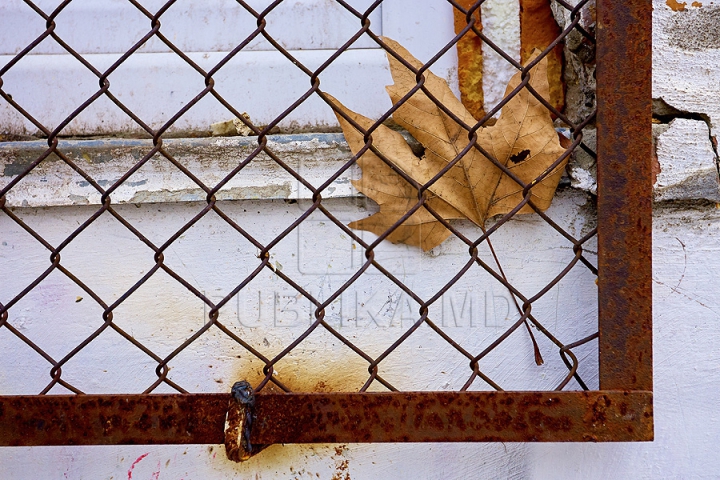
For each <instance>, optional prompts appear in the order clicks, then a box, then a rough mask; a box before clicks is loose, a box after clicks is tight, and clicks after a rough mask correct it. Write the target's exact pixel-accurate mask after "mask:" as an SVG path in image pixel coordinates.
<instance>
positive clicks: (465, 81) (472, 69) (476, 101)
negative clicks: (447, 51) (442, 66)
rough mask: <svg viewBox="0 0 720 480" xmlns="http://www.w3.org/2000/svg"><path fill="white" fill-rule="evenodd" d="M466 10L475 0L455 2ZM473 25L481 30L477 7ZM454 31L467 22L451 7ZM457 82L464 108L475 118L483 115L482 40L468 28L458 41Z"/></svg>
mask: <svg viewBox="0 0 720 480" xmlns="http://www.w3.org/2000/svg"><path fill="white" fill-rule="evenodd" d="M457 3H458V4H459V5H461V6H462V7H463V8H465V9H466V10H469V9H471V8H472V7H473V5H474V4H475V0H459V1H458V2H457ZM473 18H475V27H476V28H477V29H478V30H479V31H482V18H481V16H480V9H479V8H478V9H477V10H476V11H475V12H474V14H473ZM453 21H454V25H455V33H456V34H457V33H460V32H461V31H462V30H463V29H464V28H465V27H466V26H467V24H468V22H467V19H466V16H465V15H464V14H463V13H462V12H461V11H460V10H458V9H457V8H453ZM455 48H456V49H457V55H458V83H459V86H460V98H461V100H462V103H463V105H465V108H467V109H468V111H470V113H472V115H473V116H474V117H475V118H482V117H484V116H485V95H484V93H483V55H482V40H481V39H480V37H478V36H477V35H476V34H475V32H474V31H472V30H470V31H469V32H467V33H466V34H465V35H464V36H463V37H462V38H461V39H460V41H458V43H457V45H456V47H455Z"/></svg>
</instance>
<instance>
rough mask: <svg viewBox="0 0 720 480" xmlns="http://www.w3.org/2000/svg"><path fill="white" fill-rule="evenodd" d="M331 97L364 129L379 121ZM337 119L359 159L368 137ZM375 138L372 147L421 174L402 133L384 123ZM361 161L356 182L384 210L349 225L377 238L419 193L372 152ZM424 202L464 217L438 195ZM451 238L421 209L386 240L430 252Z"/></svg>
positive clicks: (410, 172)
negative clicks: (368, 232)
mask: <svg viewBox="0 0 720 480" xmlns="http://www.w3.org/2000/svg"><path fill="white" fill-rule="evenodd" d="M326 95H327V94H326ZM327 97H328V98H329V99H330V100H331V102H332V103H333V105H335V107H337V108H338V109H339V110H342V111H343V112H345V114H346V115H347V116H348V117H350V118H352V119H353V121H355V122H356V123H357V124H358V125H359V126H360V127H361V128H363V129H365V130H367V129H369V128H370V127H371V126H372V125H373V124H374V123H375V122H373V121H372V120H370V119H369V118H366V117H364V116H362V115H360V114H358V113H355V112H353V111H351V110H349V109H348V108H347V107H345V106H344V105H343V104H342V103H340V102H339V101H338V100H337V99H335V98H333V97H332V96H330V95H327ZM336 116H337V118H338V121H339V122H340V125H341V127H342V129H343V133H344V134H345V139H346V140H347V142H348V145H349V146H350V150H351V151H352V152H353V154H354V155H356V154H357V153H358V152H359V151H360V150H361V149H362V148H363V147H364V146H365V140H364V136H365V134H364V133H363V132H361V131H359V130H357V129H356V128H355V127H354V126H353V125H352V124H351V123H350V122H348V121H347V120H345V118H343V117H342V116H341V115H339V114H337V113H336ZM372 138H373V145H374V146H375V147H376V148H377V150H378V151H379V152H380V153H381V154H382V155H383V156H385V158H387V159H389V160H391V161H392V162H393V163H395V164H398V163H402V164H404V165H406V166H407V167H408V168H407V169H403V171H404V172H405V173H407V174H408V175H409V176H410V177H412V178H416V177H417V170H419V169H421V166H420V164H421V161H420V159H419V158H418V157H417V156H416V155H415V154H414V153H413V152H412V150H411V149H410V146H409V145H408V144H407V142H406V141H405V139H404V138H403V137H402V135H400V134H399V133H398V132H395V131H393V130H390V129H389V128H387V127H386V126H384V125H380V127H379V128H378V129H377V130H375V131H374V132H373V133H372ZM401 159H402V160H401ZM357 163H358V165H359V166H360V168H361V169H362V172H363V176H362V178H361V179H360V180H353V182H352V183H353V185H354V186H355V188H357V189H358V190H359V191H360V192H362V193H363V194H365V195H367V196H368V197H370V198H372V199H373V200H374V201H375V202H376V203H377V204H378V205H379V206H380V211H379V212H378V213H376V214H374V215H372V216H370V217H368V218H364V219H362V220H358V221H356V222H352V223H351V224H350V225H349V227H350V228H354V229H358V230H367V231H370V232H372V233H374V234H376V235H378V236H379V235H382V234H383V233H385V231H387V230H388V229H389V228H390V227H391V226H392V225H393V224H395V223H396V222H397V221H398V220H399V219H400V218H401V217H402V216H403V215H405V214H406V213H407V212H408V211H410V209H411V208H412V207H414V206H415V205H416V204H417V203H418V190H417V189H416V188H415V187H413V186H412V185H411V184H410V183H408V181H407V180H405V179H404V178H402V177H401V176H400V175H399V174H397V173H396V172H395V171H393V169H392V168H390V167H389V166H388V165H387V164H386V163H385V162H384V161H383V160H382V159H381V158H380V157H379V156H378V155H376V154H375V153H374V152H372V151H371V150H370V149H368V150H366V151H365V152H364V153H363V154H362V155H361V156H360V158H359V159H358V161H357ZM426 203H427V205H428V206H429V207H430V208H432V209H433V210H434V211H436V212H437V213H438V214H440V215H441V216H442V217H443V218H445V219H460V218H464V217H463V215H462V214H461V213H460V212H458V211H457V210H455V209H454V208H453V207H451V206H450V205H448V204H447V203H446V202H444V201H443V200H441V199H440V198H438V197H436V196H432V195H431V196H429V197H428V198H427V200H426ZM449 235H450V231H449V230H448V229H447V228H445V227H444V226H443V224H442V223H440V222H439V221H438V220H437V219H436V218H435V217H434V216H433V215H432V214H431V213H430V212H428V211H427V210H426V209H425V208H423V207H421V208H419V209H418V210H417V211H415V213H413V214H412V215H411V216H410V217H409V218H408V219H407V220H405V222H403V223H402V225H400V226H399V227H397V228H396V229H395V230H394V231H393V232H392V233H391V234H390V235H389V236H388V237H387V238H388V240H390V241H391V242H393V243H405V244H408V245H414V246H419V247H420V248H422V249H423V250H430V249H431V248H433V247H435V246H437V245H439V244H441V243H442V242H443V241H444V240H445V239H446V238H447V237H448V236H449Z"/></svg>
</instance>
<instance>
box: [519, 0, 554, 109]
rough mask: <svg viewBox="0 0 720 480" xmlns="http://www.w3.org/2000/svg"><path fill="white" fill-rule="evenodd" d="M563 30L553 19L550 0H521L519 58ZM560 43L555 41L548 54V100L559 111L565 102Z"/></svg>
mask: <svg viewBox="0 0 720 480" xmlns="http://www.w3.org/2000/svg"><path fill="white" fill-rule="evenodd" d="M561 33H562V29H561V28H560V26H559V25H558V24H557V22H556V21H555V17H554V16H553V13H552V9H551V8H550V0H520V60H521V62H522V63H523V64H524V63H525V62H526V61H527V60H528V59H529V58H530V56H531V55H532V52H533V50H535V49H536V48H537V49H539V50H545V49H546V48H547V47H548V46H549V45H550V44H551V43H552V42H553V41H554V40H555V39H556V38H557V37H559V36H560V34H561ZM562 71H563V47H562V43H560V44H558V45H557V46H556V47H555V48H554V49H553V50H552V52H551V53H550V54H549V55H548V80H549V81H550V99H549V100H550V103H551V104H552V106H554V107H555V108H556V109H557V110H559V111H562V109H563V107H564V106H565V84H564V82H563V74H562Z"/></svg>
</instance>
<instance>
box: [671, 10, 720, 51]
mask: <svg viewBox="0 0 720 480" xmlns="http://www.w3.org/2000/svg"><path fill="white" fill-rule="evenodd" d="M668 1H674V0H668ZM683 5H684V4H683ZM679 11H682V12H684V13H683V14H682V15H672V16H671V17H670V18H669V20H668V24H667V25H666V26H665V28H666V30H667V33H668V36H669V40H670V43H671V44H672V45H673V46H675V47H677V48H682V49H683V50H690V51H702V50H707V49H718V48H720V6H712V7H707V8H703V9H693V10H685V9H683V10H679Z"/></svg>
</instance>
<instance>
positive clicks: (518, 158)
mask: <svg viewBox="0 0 720 480" xmlns="http://www.w3.org/2000/svg"><path fill="white" fill-rule="evenodd" d="M529 156H530V150H528V149H525V150H523V151H522V152H518V153H516V154H514V155H511V156H510V161H511V162H513V163H520V162H522V161H524V160H525V159H527V158H528V157H529Z"/></svg>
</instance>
